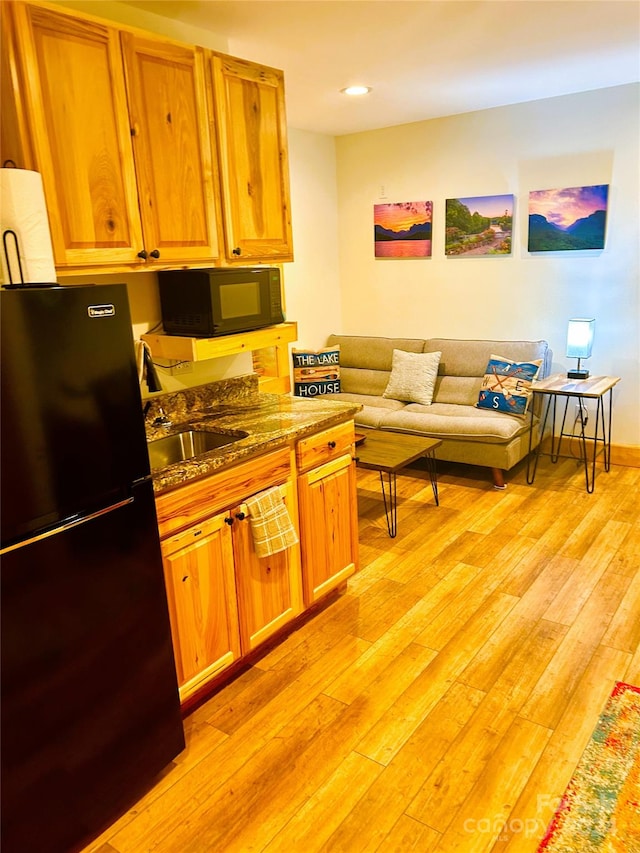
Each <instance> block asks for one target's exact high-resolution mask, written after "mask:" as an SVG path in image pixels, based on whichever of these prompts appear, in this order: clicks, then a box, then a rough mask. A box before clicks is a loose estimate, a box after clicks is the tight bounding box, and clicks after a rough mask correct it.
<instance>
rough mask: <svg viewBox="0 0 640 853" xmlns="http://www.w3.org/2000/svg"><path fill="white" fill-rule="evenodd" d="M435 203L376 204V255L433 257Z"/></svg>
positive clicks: (374, 216) (374, 223)
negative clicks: (432, 222)
mask: <svg viewBox="0 0 640 853" xmlns="http://www.w3.org/2000/svg"><path fill="white" fill-rule="evenodd" d="M432 213H433V202H431V201H404V202H398V203H396V204H374V206H373V239H374V245H375V256H376V258H429V257H431V217H432Z"/></svg>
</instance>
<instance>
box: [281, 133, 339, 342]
mask: <svg viewBox="0 0 640 853" xmlns="http://www.w3.org/2000/svg"><path fill="white" fill-rule="evenodd" d="M288 136H289V166H290V179H291V216H292V223H293V251H294V258H295V260H294V263H292V264H285V265H284V279H285V287H286V299H287V319H289V320H296V321H297V323H298V343H297V344H294V346H297V347H313V348H315V349H318V348H321V347H323V346H324V345H325V344H326V339H327V335H328V334H330V333H331V332H336V331H338V330H339V329H340V328H341V326H342V321H341V294H340V273H339V268H338V188H337V182H336V154H335V138H334V137H333V136H324V135H322V134H318V133H309V132H307V131H304V130H295V129H293V128H289V131H288Z"/></svg>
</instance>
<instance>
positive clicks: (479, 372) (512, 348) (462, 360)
mask: <svg viewBox="0 0 640 853" xmlns="http://www.w3.org/2000/svg"><path fill="white" fill-rule="evenodd" d="M435 350H440V352H441V353H442V356H441V357H440V367H439V370H438V372H439V374H440V375H441V376H484V373H485V368H486V366H487V363H488V361H489V359H490V358H491V355H492V353H494V352H499V353H500V354H501V355H503V356H505V358H510V359H511V360H512V361H531V359H536V358H542V359H546V357H547V354H548V351H549V344H548V343H547V342H546V341H493V340H486V341H485V340H455V339H451V338H428V339H427V340H425V342H424V348H423V352H434V351H435ZM544 375H546V374H545V372H544V371H542V372H541V376H544ZM474 402H475V401H474Z"/></svg>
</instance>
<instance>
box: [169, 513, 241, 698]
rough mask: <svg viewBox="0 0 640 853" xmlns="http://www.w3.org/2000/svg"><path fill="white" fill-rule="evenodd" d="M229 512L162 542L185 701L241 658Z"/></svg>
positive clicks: (174, 639)
mask: <svg viewBox="0 0 640 853" xmlns="http://www.w3.org/2000/svg"><path fill="white" fill-rule="evenodd" d="M227 517H228V513H226V512H225V513H219V514H218V515H216V516H214V517H213V518H209V519H207V520H206V521H203V522H202V523H201V524H197V525H194V526H193V527H190V528H189V529H188V530H185V531H183V532H182V533H178V534H176V535H175V536H171V537H169V538H167V539H165V540H163V542H162V556H163V561H164V572H165V583H166V587H167V599H168V602H169V617H170V621H171V634H172V639H173V649H174V654H175V659H176V669H177V673H178V684H179V687H180V698H181V699H185V698H186V697H187V696H190V695H191V694H192V693H194V692H195V691H196V690H198V689H199V688H200V687H202V685H203V684H205V683H206V682H207V681H209V680H210V679H211V678H213V677H214V676H215V675H217V674H218V673H219V672H220V671H221V670H223V669H226V668H227V667H228V666H230V665H231V664H232V663H233V662H234V661H236V660H237V659H238V658H239V657H240V654H241V649H240V630H239V624H238V607H237V598H236V584H235V568H234V558H233V545H232V542H231V528H230V527H229V525H228V524H227V523H226V521H225V519H226V518H227Z"/></svg>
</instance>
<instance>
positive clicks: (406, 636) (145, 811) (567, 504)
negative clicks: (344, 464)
mask: <svg viewBox="0 0 640 853" xmlns="http://www.w3.org/2000/svg"><path fill="white" fill-rule="evenodd" d="M508 480H509V486H508V488H507V490H506V491H504V492H500V491H496V490H494V489H493V488H492V486H491V482H490V474H489V473H488V472H487V471H484V470H482V469H476V468H470V467H462V466H454V465H450V466H446V465H445V466H441V473H440V507H436V506H434V502H433V495H432V492H431V485H430V482H429V478H428V475H427V473H426V470H423V469H422V468H420V467H419V466H414V467H413V468H412V469H411V471H410V472H409V473H408V474H401V475H399V477H398V496H399V514H398V523H399V530H398V536H397V538H396V539H395V540H391V539H390V538H389V537H388V535H387V530H386V523H385V518H384V511H383V506H382V501H381V497H380V486H379V480H378V476H377V474H375V473H373V472H369V471H364V470H359V471H358V490H359V491H358V494H359V498H358V502H359V512H360V539H361V548H360V558H361V569H360V572H359V573H358V574H357V575H356V576H355V577H354V578H352V579H351V580H350V582H349V584H348V588H347V591H346V592H345V594H343V595H342V596H341V597H339V598H338V599H337V600H336V601H335V602H333V603H332V604H331V606H329V607H327V608H326V609H325V610H323V611H322V612H321V613H319V614H318V615H317V616H316V617H315V618H314V619H312V620H311V621H309V622H308V623H306V624H305V625H303V626H302V627H301V628H300V629H299V630H297V631H295V632H294V633H293V634H291V635H290V636H289V637H288V638H287V639H286V640H285V641H284V642H283V643H282V644H281V645H279V646H277V647H276V648H274V649H272V650H271V651H270V652H268V653H267V654H266V655H265V656H264V657H263V658H261V659H260V660H259V661H258V662H257V663H256V664H255V666H253V667H251V669H249V670H247V671H246V672H244V673H243V674H242V675H240V676H239V677H238V678H237V679H236V680H235V681H234V682H233V683H231V684H229V685H228V686H226V687H225V688H223V689H222V690H221V691H220V692H219V693H217V694H216V695H215V696H213V697H212V698H211V699H210V700H209V701H208V702H206V703H205V704H203V705H202V706H200V707H199V708H198V709H197V710H196V711H194V713H193V714H191V715H190V716H189V717H188V718H187V720H186V721H185V725H186V734H187V742H188V746H187V749H186V750H185V752H184V753H183V754H182V755H180V756H179V757H178V758H177V759H176V761H175V763H174V764H173V765H172V767H171V768H170V769H169V770H168V771H167V772H166V773H165V775H164V776H163V777H162V778H161V779H159V780H158V782H157V784H156V785H155V787H154V788H153V789H152V790H151V791H150V792H149V793H148V794H147V795H146V796H145V797H144V798H143V799H142V800H140V802H139V803H137V804H136V806H135V808H133V809H132V810H131V811H130V812H128V813H127V814H125V815H124V816H123V817H122V818H121V819H120V820H118V821H117V822H116V823H115V824H114V825H113V826H112V827H111V828H110V829H109V830H108V831H107V832H105V833H104V834H103V835H102V836H101V837H100V838H99V839H97V840H96V842H95V843H94V844H92V845H90V846H89V847H87V848H86V853H89V851H92V853H94V851H97V853H116V852H117V853H141V851H151V850H154V851H161V853H222V852H223V851H224V853H226V851H269V853H275V851H282V853H284V851H286V853H296V852H297V851H301V853H315V852H316V851H318V852H319V851H335V853H359V852H360V851H384V853H393V851H402V852H403V853H404V851H420V853H430V851H438V853H440V851H442V853H444V851H462V853H485V851H493V853H531V852H532V851H535V850H536V848H537V845H538V842H539V840H540V838H541V836H542V834H543V833H544V830H545V828H546V826H547V823H548V821H549V820H550V818H551V816H552V814H553V812H554V809H555V807H556V805H557V802H558V798H559V797H560V796H561V795H562V793H563V791H564V789H565V787H566V785H567V782H568V781H569V778H570V777H571V774H572V772H573V770H574V768H575V766H576V764H577V762H578V760H579V758H580V756H581V754H582V751H583V750H584V748H585V746H586V744H587V741H588V740H589V737H590V735H591V733H592V731H593V728H594V726H595V724H596V721H597V718H598V716H599V714H600V713H601V711H602V708H603V706H604V704H605V702H606V700H607V697H608V696H609V694H610V692H611V690H612V688H613V685H614V682H615V681H618V680H624V681H628V682H631V683H634V684H640V651H639V648H638V647H639V642H640V520H639V519H640V469H637V468H625V467H618V466H613V467H612V468H611V471H610V473H608V474H607V473H604V472H603V471H602V470H599V471H598V474H597V479H596V488H595V492H594V494H592V495H588V494H587V493H586V491H585V489H584V473H583V471H582V469H580V468H579V467H578V466H577V464H576V462H575V461H573V460H563V461H561V462H560V463H558V464H557V465H552V464H551V462H550V461H549V460H545V459H541V461H540V466H539V469H538V474H537V477H536V481H535V484H534V485H533V486H528V485H527V484H526V477H525V470H524V466H523V465H522V464H521V465H520V466H518V467H517V468H516V469H514V471H512V472H511V473H510V475H509V478H508ZM132 760H134V758H133V757H132Z"/></svg>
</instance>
